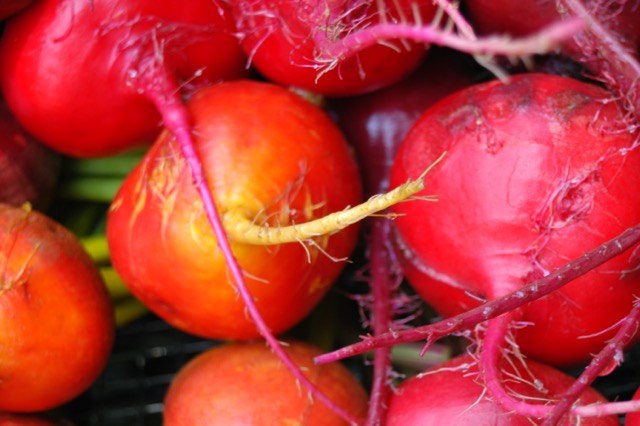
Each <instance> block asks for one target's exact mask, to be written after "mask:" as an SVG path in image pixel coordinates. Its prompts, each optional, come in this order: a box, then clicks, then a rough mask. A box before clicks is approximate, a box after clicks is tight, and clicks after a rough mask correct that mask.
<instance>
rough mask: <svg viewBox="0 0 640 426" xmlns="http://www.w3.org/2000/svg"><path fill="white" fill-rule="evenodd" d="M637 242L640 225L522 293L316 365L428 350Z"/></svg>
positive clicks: (368, 342) (367, 340) (370, 341)
mask: <svg viewBox="0 0 640 426" xmlns="http://www.w3.org/2000/svg"><path fill="white" fill-rule="evenodd" d="M638 242H640V225H636V226H634V227H632V228H629V229H627V230H626V231H624V232H623V233H622V234H620V235H619V236H618V237H616V238H614V239H612V240H610V241H608V242H606V243H604V244H602V245H601V246H599V247H598V248H596V249H594V250H592V251H590V252H589V253H586V254H584V255H582V256H581V257H579V258H578V259H575V260H573V261H572V262H570V263H568V264H567V265H565V266H563V267H561V268H558V269H556V270H555V271H554V272H552V273H550V274H549V275H547V276H545V277H543V278H541V279H539V280H537V281H534V282H532V283H531V284H528V285H526V286H523V287H522V288H521V289H519V290H516V291H514V292H512V293H510V294H508V295H505V296H503V297H500V298H498V299H495V300H492V301H490V302H487V303H484V304H482V305H480V306H478V307H476V308H473V309H470V310H469V311H466V312H464V313H462V314H460V315H456V316H453V317H450V318H447V319H444V320H442V321H439V322H436V323H434V324H429V325H425V326H421V327H416V328H413V329H410V330H403V331H398V332H393V333H384V334H381V335H379V336H373V337H372V336H367V337H364V338H363V340H362V341H361V342H358V343H354V344H352V345H349V346H345V347H343V348H341V349H338V350H336V351H333V352H328V353H325V354H322V355H319V356H317V357H316V358H315V362H316V363H318V364H324V363H328V362H334V361H338V360H340V359H344V358H348V357H350V356H354V355H357V354H361V353H364V352H367V351H370V350H372V349H376V348H380V347H385V346H393V345H395V344H399V343H406V342H415V341H419V340H425V339H426V341H427V347H428V345H430V344H431V343H433V342H435V341H436V340H438V339H440V338H442V337H444V336H448V335H450V334H451V333H454V332H457V331H461V330H468V329H471V328H473V327H475V326H476V325H478V324H480V323H482V322H484V321H486V320H488V319H491V318H495V317H497V316H499V315H502V314H505V313H507V312H510V311H513V310H515V309H517V308H519V307H520V306H522V305H525V304H527V303H530V302H533V301H535V300H538V299H540V298H541V297H543V296H546V295H547V294H549V293H551V292H553V291H555V290H557V289H559V288H561V287H563V286H565V285H566V284H568V283H569V282H571V281H573V280H575V279H576V278H578V277H580V276H582V275H584V274H586V273H587V272H589V271H591V270H592V269H594V268H596V267H598V266H600V265H602V264H603V263H605V262H607V261H608V260H610V259H613V258H614V257H616V256H618V255H620V254H621V253H623V252H624V251H626V250H628V249H629V248H631V247H633V246H634V245H636V244H637V243H638Z"/></svg>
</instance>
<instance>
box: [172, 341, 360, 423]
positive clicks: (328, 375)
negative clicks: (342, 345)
mask: <svg viewBox="0 0 640 426" xmlns="http://www.w3.org/2000/svg"><path fill="white" fill-rule="evenodd" d="M285 350H286V352H287V354H288V355H289V356H290V357H291V358H292V360H293V361H294V362H295V363H296V364H297V365H300V366H301V367H303V368H304V369H303V371H304V372H305V375H306V376H307V377H309V378H310V379H311V380H312V381H313V383H314V384H315V385H316V386H317V387H318V388H319V389H320V391H322V392H323V393H325V395H327V396H328V397H329V398H331V400H333V401H335V402H336V403H337V404H338V405H339V406H341V407H343V408H344V409H345V410H347V411H348V412H349V413H351V414H352V415H354V416H357V417H364V415H365V413H366V411H367V400H368V398H367V394H366V391H365V389H364V388H363V387H362V385H361V384H360V383H359V382H358V381H357V380H356V378H355V377H354V376H353V375H352V374H351V372H350V371H349V370H348V369H347V368H345V366H343V365H341V364H339V363H334V364H327V365H322V366H318V365H314V363H313V357H314V356H317V355H319V354H320V353H321V351H320V350H319V349H317V348H315V347H314V346H312V345H310V344H307V343H302V342H297V341H291V342H289V344H287V345H286V346H285ZM204 424H206V425H209V426H214V425H221V426H227V425H241V424H242V425H245V424H246V425H256V426H258V425H265V426H268V425H276V424H278V425H279V424H283V425H284V424H292V425H293V424H304V425H306V426H346V425H347V423H346V422H345V421H344V420H342V419H340V418H339V417H338V416H337V415H335V414H334V413H332V412H331V411H329V410H328V409H327V408H326V407H325V406H324V405H323V404H322V403H321V402H320V401H317V400H316V401H314V400H313V399H311V398H309V397H308V395H307V394H306V393H305V391H304V390H301V389H300V387H299V384H297V383H296V380H295V378H294V377H293V375H291V373H290V372H289V371H288V370H287V369H286V368H285V367H284V366H283V364H282V362H281V361H280V360H279V359H278V357H277V356H276V355H275V354H274V353H273V352H272V351H271V349H269V348H268V347H267V346H266V345H265V344H264V343H262V342H258V343H234V344H228V345H224V346H218V347H216V348H213V349H210V350H208V351H206V352H203V353H202V354H200V355H199V356H198V357H196V358H194V359H193V360H192V361H191V362H189V363H188V364H187V365H185V366H184V367H183V368H182V369H181V370H180V371H179V372H178V374H177V376H176V378H175V379H174V380H173V382H172V383H171V387H170V388H169V391H168V392H167V395H166V397H165V410H164V425H165V426H193V425H204Z"/></svg>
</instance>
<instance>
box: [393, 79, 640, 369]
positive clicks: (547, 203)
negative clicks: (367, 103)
mask: <svg viewBox="0 0 640 426" xmlns="http://www.w3.org/2000/svg"><path fill="white" fill-rule="evenodd" d="M606 98H607V94H606V93H605V92H604V91H603V90H601V89H599V88H597V87H595V86H591V85H587V84H586V83H580V82H577V81H575V80H571V79H567V78H563V77H555V76H545V75H541V74H533V75H521V76H517V77H514V78H513V79H512V83H511V84H509V85H503V84H502V83H501V82H497V81H496V82H492V83H487V84H482V85H477V86H474V87H471V88H469V89H467V90H464V91H462V92H459V93H458V94H456V95H454V96H451V97H449V98H447V99H445V100H443V101H441V102H440V103H438V104H436V105H435V106H434V107H432V108H431V109H430V110H428V111H427V112H426V113H425V115H423V117H421V119H420V120H419V121H418V123H417V124H416V126H415V127H414V128H413V129H412V130H411V131H410V133H409V135H408V137H407V139H406V140H405V141H404V143H403V144H402V146H401V147H400V150H399V152H398V156H397V158H396V162H395V164H394V167H393V169H392V173H391V184H392V185H397V184H398V183H401V182H404V181H406V179H407V178H408V177H413V178H415V177H416V176H418V175H419V174H420V173H422V172H423V171H424V170H425V169H426V167H427V166H429V165H430V164H431V163H432V162H433V161H434V160H435V159H436V158H437V157H438V156H440V155H441V154H442V153H443V152H445V151H447V155H446V157H445V159H444V160H443V161H442V163H441V164H439V165H438V166H436V168H435V169H434V170H433V171H432V172H430V174H429V175H428V176H427V177H426V181H425V183H426V190H425V191H424V194H436V195H437V196H438V202H437V203H421V202H412V203H401V204H399V205H398V206H395V207H394V208H393V210H394V211H395V212H396V213H400V214H402V215H403V216H402V217H399V218H398V219H397V220H396V221H395V222H394V223H395V224H396V229H397V232H398V233H397V236H398V238H396V241H397V246H398V248H399V250H400V251H401V252H402V256H401V257H402V258H403V259H404V266H405V272H406V274H407V277H408V280H409V281H410V282H411V284H412V285H413V286H414V287H415V288H416V289H417V291H418V292H419V293H420V294H421V295H422V297H423V298H424V299H425V300H427V302H429V303H430V304H432V305H433V306H434V307H435V308H436V309H437V310H439V312H440V313H442V314H443V315H447V316H449V315H453V314H456V313H460V312H463V311H465V310H467V309H469V308H470V307H474V306H477V305H478V304H479V303H480V300H479V298H484V299H494V298H497V297H500V296H502V295H504V294H505V293H507V292H511V291H514V290H517V288H519V287H520V286H522V285H523V284H524V283H527V282H531V281H533V280H534V279H536V278H538V277H540V276H542V274H543V273H544V270H547V271H550V270H553V269H554V268H557V267H560V266H562V265H564V264H565V263H566V262H567V261H568V260H570V259H574V258H577V257H579V256H581V255H582V254H583V253H584V252H586V251H588V250H591V249H593V248H595V247H597V246H598V245H600V244H601V243H602V242H604V241H607V240H609V239H611V238H613V237H615V236H617V235H618V234H619V233H620V232H622V231H623V230H625V229H626V228H628V227H630V226H633V225H635V224H637V223H638V222H640V199H638V197H635V196H634V195H633V192H632V191H629V188H633V187H636V186H637V185H638V184H640V182H639V180H640V154H639V153H638V152H637V151H631V152H629V153H628V154H627V155H626V156H621V155H617V156H611V157H609V158H608V159H607V160H603V161H602V162H600V163H597V162H598V161H599V160H601V159H603V156H604V154H605V152H607V151H610V150H611V151H614V150H615V149H620V148H623V147H627V146H630V145H631V143H632V141H633V138H634V136H633V135H629V134H627V133H617V134H610V135H605V134H603V133H601V132H599V131H598V130H597V129H596V127H597V125H594V123H593V116H594V114H595V113H596V112H599V117H600V119H601V120H602V121H599V123H600V124H602V123H603V122H604V120H610V121H612V122H615V120H616V119H619V117H618V116H617V113H618V111H617V109H616V106H615V105H614V104H613V103H608V104H605V105H603V104H602V103H600V102H597V100H600V99H606ZM596 164H598V165H597V166H596ZM588 170H592V173H591V174H589V173H587V171H588ZM581 173H584V174H585V175H586V176H587V178H586V179H585V181H584V182H582V183H580V184H577V185H575V186H574V187H573V188H569V186H568V185H566V183H567V182H568V180H569V179H571V178H575V177H576V176H578V175H580V174H581ZM563 184H565V185H564V188H565V189H567V191H566V193H564V194H562V193H560V192H559V190H560V189H562V188H563ZM591 203H592V205H591ZM582 209H585V210H584V212H581V210H582ZM536 250H537V254H536ZM629 256H632V255H623V256H619V257H617V258H615V259H613V260H612V261H610V262H609V263H607V264H605V265H603V266H602V267H600V268H598V270H597V271H594V272H591V273H588V274H586V275H585V276H583V277H581V278H580V279H578V280H576V281H575V282H573V283H571V284H569V285H568V286H567V287H565V288H563V289H562V290H561V291H559V292H557V293H555V294H552V295H550V296H548V297H546V298H544V299H542V300H540V301H537V302H535V303H532V304H531V305H528V306H526V307H525V308H524V309H523V315H522V317H521V320H522V321H527V322H531V323H533V324H535V325H533V326H528V327H525V328H524V329H522V330H520V331H518V338H517V341H518V344H519V345H520V347H521V349H522V351H523V352H524V353H525V354H527V355H529V356H531V357H535V358H539V359H541V360H544V361H546V362H548V363H550V364H553V365H572V364H575V363H580V362H584V361H586V360H587V359H588V358H589V357H590V356H591V354H593V353H595V352H597V351H598V350H599V349H601V347H602V345H603V342H605V341H606V340H607V339H608V338H610V337H611V336H612V333H613V331H614V330H609V331H608V332H603V333H600V332H602V331H603V330H605V329H607V328H608V327H611V326H613V325H614V324H615V323H616V322H617V321H618V320H620V319H621V318H622V317H623V316H624V315H626V314H627V313H628V312H629V310H630V309H631V304H632V301H633V297H634V295H637V294H640V276H639V275H638V273H637V272H630V273H627V274H624V275H623V276H620V275H619V274H617V273H612V272H615V271H624V270H629V269H630V268H633V266H634V265H635V263H634V262H633V258H630V257H629ZM425 268H426V269H425ZM429 268H430V270H428V269H429ZM598 333H600V334H598ZM593 334H597V336H591V335H593ZM584 336H591V337H589V338H580V337H584Z"/></svg>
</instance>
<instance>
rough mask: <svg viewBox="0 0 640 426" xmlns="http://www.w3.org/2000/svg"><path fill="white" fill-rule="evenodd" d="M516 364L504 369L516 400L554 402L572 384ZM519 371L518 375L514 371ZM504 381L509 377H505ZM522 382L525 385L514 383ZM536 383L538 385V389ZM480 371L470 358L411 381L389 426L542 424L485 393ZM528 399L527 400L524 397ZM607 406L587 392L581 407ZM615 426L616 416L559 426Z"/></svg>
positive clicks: (394, 404) (544, 368)
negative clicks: (601, 404)
mask: <svg viewBox="0 0 640 426" xmlns="http://www.w3.org/2000/svg"><path fill="white" fill-rule="evenodd" d="M512 361H513V364H510V363H509V362H507V360H506V359H504V360H503V361H502V362H501V364H500V367H501V369H502V371H504V372H506V373H508V374H511V375H512V376H511V377H509V379H508V382H509V389H510V392H512V393H513V394H515V395H521V396H526V397H528V398H532V399H530V401H533V403H534V404H543V403H545V402H550V401H555V400H557V398H558V397H560V396H561V395H562V393H563V392H564V391H566V390H567V389H568V388H569V386H571V384H572V383H573V381H574V379H573V378H572V377H571V376H568V375H566V374H564V373H562V372H560V371H558V370H556V369H554V368H552V367H549V366H548V365H544V364H541V363H538V362H535V361H532V360H528V361H527V362H526V367H525V366H524V365H523V364H522V363H521V361H518V360H512ZM514 365H515V366H516V367H517V370H516V369H514V367H513V366H514ZM505 377H506V376H505ZM514 377H521V378H522V381H519V380H517V379H514ZM534 379H538V380H539V382H538V383H536V384H537V386H534ZM484 391H485V387H484V383H483V381H482V378H481V376H480V374H479V370H478V366H477V364H475V363H474V360H473V358H471V357H470V356H468V355H464V356H460V357H457V358H454V359H452V360H450V361H448V362H446V363H445V364H443V365H439V366H437V367H434V368H431V369H430V370H428V372H427V374H424V376H423V377H413V378H411V379H409V380H406V381H405V382H403V383H402V384H401V385H400V386H399V388H398V390H397V392H396V393H395V394H394V395H393V396H392V398H391V400H390V402H389V411H388V416H387V423H386V424H387V426H401V425H421V426H431V425H434V426H435V425H444V424H446V425H448V426H485V425H486V426H530V425H536V424H539V421H538V420H537V419H533V418H528V417H524V416H520V415H518V414H516V413H513V412H508V411H507V410H505V409H504V408H502V407H500V405H498V404H497V403H496V402H495V401H494V400H492V399H491V398H490V397H489V396H488V395H487V394H486V393H484ZM522 399H523V400H525V398H522ZM602 402H606V399H605V398H604V397H603V396H602V395H600V394H599V393H598V392H596V391H595V390H594V389H591V388H589V389H588V390H587V391H586V392H585V393H584V394H583V395H582V397H581V398H580V401H579V404H580V405H586V404H593V403H602ZM577 424H579V425H582V426H587V425H589V426H596V425H598V426H615V425H619V424H620V423H619V422H618V421H617V419H616V417H615V416H607V417H591V418H581V419H577V418H575V417H570V416H569V415H567V416H565V417H564V418H563V419H562V420H561V421H560V423H559V425H560V426H568V425H577Z"/></svg>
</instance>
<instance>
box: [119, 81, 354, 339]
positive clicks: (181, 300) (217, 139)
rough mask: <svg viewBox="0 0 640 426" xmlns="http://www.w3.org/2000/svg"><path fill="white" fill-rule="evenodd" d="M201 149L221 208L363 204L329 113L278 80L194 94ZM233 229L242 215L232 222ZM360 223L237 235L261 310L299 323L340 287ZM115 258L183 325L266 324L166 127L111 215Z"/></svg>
mask: <svg viewBox="0 0 640 426" xmlns="http://www.w3.org/2000/svg"><path fill="white" fill-rule="evenodd" d="M188 107H189V110H190V113H191V115H192V117H193V126H194V131H193V135H194V138H195V145H196V151H197V153H198V156H199V158H200V159H201V161H202V164H203V169H204V173H205V176H206V178H207V182H208V183H209V186H210V188H211V189H212V195H213V198H214V200H215V202H216V204H217V207H218V210H219V212H220V215H221V216H222V217H223V218H224V217H225V215H227V214H229V213H230V212H233V211H235V212H241V213H242V215H243V216H244V217H247V218H248V219H249V220H251V221H253V222H255V223H257V224H258V225H265V226H268V227H271V228H276V229H277V228H278V227H279V226H286V225H290V224H294V223H297V224H299V223H303V222H307V221H309V220H312V219H316V218H320V217H323V216H325V215H327V214H329V213H333V212H335V211H340V210H343V209H344V208H345V207H347V206H354V205H356V204H358V203H359V202H360V201H361V197H362V189H361V181H360V176H359V173H358V168H357V165H356V162H355V159H354V156H353V154H352V152H351V151H350V150H349V147H348V145H347V143H346V141H345V140H344V137H343V136H342V134H341V133H340V131H339V130H338V128H337V127H336V126H335V124H334V123H333V122H332V121H331V119H330V118H329V117H328V115H327V114H326V113H325V112H324V111H322V110H321V109H319V108H318V107H316V106H315V105H313V104H311V103H309V102H307V101H306V100H304V99H302V98H301V97H300V96H298V95H297V94H294V93H292V92H290V91H288V90H286V89H284V88H282V87H280V86H277V85H274V84H271V83H260V82H255V81H248V80H247V81H235V82H225V83H221V84H218V85H214V86H211V87H209V88H206V89H203V90H201V91H199V92H197V93H195V94H194V96H193V97H192V98H191V100H190V102H189V103H188ZM229 226H234V223H231V224H229ZM358 230H359V227H358V226H357V225H353V226H350V227H348V228H346V229H344V230H343V231H341V232H338V233H335V234H333V235H323V236H318V237H314V238H313V243H309V242H293V243H287V244H281V245H253V244H247V243H240V242H237V241H233V240H231V246H232V250H233V253H234V254H235V256H236V258H237V259H238V262H239V264H240V266H241V267H242V269H243V270H244V272H245V278H246V282H247V286H248V288H249V291H250V293H251V295H252V296H253V297H254V299H255V302H256V304H257V307H258V310H259V312H260V313H261V315H262V316H263V318H264V320H265V322H266V324H267V325H268V326H269V327H270V328H271V329H272V330H273V332H274V333H280V332H282V331H284V330H286V329H288V328H289V327H291V326H293V325H294V324H296V323H297V322H298V321H300V320H301V319H302V318H303V317H304V316H306V314H307V313H308V312H309V311H310V310H311V309H312V308H313V307H314V306H315V305H316V304H317V303H318V302H319V301H320V299H321V298H322V297H323V296H324V295H325V294H326V292H327V291H328V290H329V288H330V287H331V286H332V285H333V283H334V281H335V279H336V278H337V276H338V274H339V273H340V272H341V271H342V269H343V268H344V266H345V264H346V263H345V260H344V258H346V257H348V256H349V255H350V254H351V252H352V250H353V248H354V247H355V244H356V240H357V238H358ZM107 237H108V241H109V248H110V252H111V253H112V255H111V259H112V262H113V265H114V267H115V268H116V270H117V271H118V273H119V274H120V276H121V277H122V278H123V280H124V281H125V283H126V284H127V286H128V287H129V288H130V289H131V291H132V292H133V293H134V294H135V295H136V296H137V297H139V298H140V299H141V300H142V301H143V302H144V303H145V304H147V305H148V306H149V307H150V308H151V309H152V310H153V311H154V312H156V313H157V314H158V315H160V316H161V317H162V318H164V319H165V320H167V321H168V322H169V323H171V324H173V325H174V326H176V327H178V328H180V329H183V330H185V331H188V332H191V333H194V334H197V335H202V336H206V337H210V338H220V339H246V338H255V337H258V336H259V333H258V331H257V329H256V327H255V324H254V323H253V322H252V321H251V320H250V319H249V318H248V316H247V314H246V311H245V304H244V302H243V300H242V299H241V298H240V296H239V295H238V293H237V291H236V289H235V288H234V286H233V284H232V282H231V279H230V276H229V273H228V270H227V265H226V262H225V259H224V258H223V256H222V253H221V251H220V250H219V249H218V246H217V240H216V239H215V236H214V234H213V230H212V228H211V227H210V226H209V223H208V221H207V218H206V216H205V213H204V210H203V207H202V202H201V201H200V198H199V196H198V192H197V191H196V188H195V186H194V183H193V179H192V175H191V172H190V170H189V168H188V167H187V164H186V162H185V159H184V157H183V155H182V153H181V151H180V149H179V147H178V145H177V142H176V141H175V139H174V138H173V136H172V135H171V134H170V133H169V132H164V133H163V134H162V135H161V136H160V138H159V139H158V140H157V141H156V143H155V144H154V145H153V147H152V148H151V150H150V151H149V152H148V153H147V154H146V155H145V157H144V159H143V160H142V162H141V164H140V165H139V166H138V167H137V168H136V169H135V170H134V171H133V172H132V173H131V174H130V175H129V176H128V177H127V179H126V180H125V182H124V184H123V185H122V187H121V188H120V190H119V192H118V194H117V195H116V197H115V199H114V201H113V203H112V206H111V208H110V211H109V215H108V218H107Z"/></svg>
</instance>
